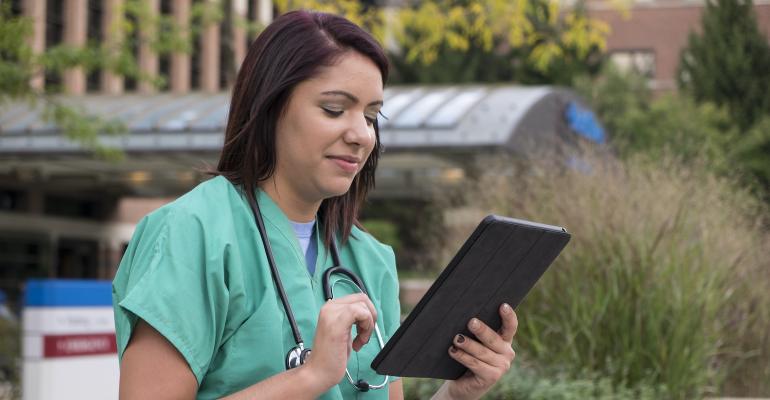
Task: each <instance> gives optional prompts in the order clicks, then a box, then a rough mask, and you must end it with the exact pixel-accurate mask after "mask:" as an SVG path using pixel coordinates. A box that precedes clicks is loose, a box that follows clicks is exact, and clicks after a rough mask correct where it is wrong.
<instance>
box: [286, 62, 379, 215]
mask: <svg viewBox="0 0 770 400" xmlns="http://www.w3.org/2000/svg"><path fill="white" fill-rule="evenodd" d="M382 86H383V84H382V76H381V75H380V70H379V69H378V68H377V66H376V65H375V64H374V63H373V62H372V61H371V60H370V59H368V58H366V57H365V56H363V55H361V54H359V53H357V52H355V51H349V52H347V53H346V54H344V55H343V56H342V57H340V59H339V61H338V62H337V63H336V64H334V65H332V66H330V67H324V68H322V69H321V71H320V73H319V74H318V75H316V76H315V77H314V78H311V79H309V80H307V81H304V82H302V83H300V84H298V85H297V86H296V87H295V88H294V91H293V92H292V94H291V97H290V98H289V102H288V104H287V105H286V108H285V110H284V114H283V115H282V116H281V118H279V120H278V123H277V127H276V151H277V161H276V170H275V175H274V176H273V178H274V179H275V181H276V182H275V183H276V184H277V185H278V187H279V188H281V187H284V188H287V189H289V190H291V192H292V194H293V195H295V196H299V197H300V198H301V199H303V200H305V201H313V202H315V201H321V200H323V199H326V198H329V197H334V196H339V195H342V194H345V193H346V192H347V191H348V189H349V188H350V184H351V183H352V182H353V178H354V177H355V175H356V174H357V173H358V172H359V171H361V169H362V168H363V166H364V163H365V162H366V160H367V158H368V157H369V154H371V152H372V149H373V148H374V144H375V133H374V121H375V120H376V119H377V113H378V112H379V110H380V107H381V106H382V97H383V93H382V92H383V89H382Z"/></svg>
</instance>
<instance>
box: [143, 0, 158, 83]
mask: <svg viewBox="0 0 770 400" xmlns="http://www.w3.org/2000/svg"><path fill="white" fill-rule="evenodd" d="M146 7H147V8H148V13H149V15H148V18H147V20H146V21H139V38H140V39H139V70H140V71H141V72H142V75H144V77H143V78H142V79H141V80H140V81H139V92H140V93H153V92H155V86H154V85H153V84H152V82H148V81H147V79H155V78H156V77H157V76H158V70H159V62H158V53H156V52H155V51H154V50H153V49H152V47H151V46H150V42H151V40H152V38H153V37H155V35H156V34H157V18H158V14H160V1H159V0H146Z"/></svg>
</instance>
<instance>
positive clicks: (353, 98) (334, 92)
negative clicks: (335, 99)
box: [321, 90, 383, 107]
mask: <svg viewBox="0 0 770 400" xmlns="http://www.w3.org/2000/svg"><path fill="white" fill-rule="evenodd" d="M321 94H323V95H329V96H344V97H347V98H348V99H349V100H350V101H352V102H353V103H358V97H356V96H353V95H352V94H351V93H348V92H346V91H344V90H328V91H326V92H321ZM382 104H383V103H382V100H377V101H373V102H371V103H369V104H367V107H368V106H377V105H380V106H381V105H382Z"/></svg>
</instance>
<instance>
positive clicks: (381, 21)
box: [276, 0, 609, 84]
mask: <svg viewBox="0 0 770 400" xmlns="http://www.w3.org/2000/svg"><path fill="white" fill-rule="evenodd" d="M276 5H277V6H278V9H279V10H280V11H281V12H285V11H288V10H290V9H295V8H310V9H318V10H324V11H329V12H335V13H339V14H343V15H345V16H346V17H348V18H349V19H351V20H352V21H354V22H356V23H359V24H361V25H363V26H364V27H365V28H366V29H368V30H369V31H370V32H372V33H373V34H374V36H375V37H377V39H379V40H380V41H381V43H384V44H386V47H387V48H388V50H389V52H390V57H391V60H392V61H393V64H394V65H395V67H396V68H395V71H394V81H397V82H408V83H418V82H419V83H437V82H440V83H447V82H453V83H456V82H500V81H511V80H516V81H519V82H525V83H544V82H547V83H562V84H566V83H569V82H570V81H571V79H572V77H574V76H575V75H577V74H579V73H584V72H592V71H593V70H592V67H593V66H596V65H597V61H598V60H599V57H597V56H598V54H600V53H601V52H602V51H604V49H605V45H606V37H607V34H608V33H609V27H608V26H607V25H606V24H605V23H603V22H601V21H598V20H594V19H591V18H589V17H588V16H587V14H586V13H585V12H583V11H582V9H581V8H580V7H576V8H573V9H563V8H562V7H561V6H560V3H559V2H558V1H554V0H423V1H419V2H414V3H413V4H412V5H407V6H404V7H402V8H399V9H398V10H384V9H378V8H375V7H363V6H362V5H361V4H360V3H359V2H358V1H356V0H339V1H330V0H276Z"/></svg>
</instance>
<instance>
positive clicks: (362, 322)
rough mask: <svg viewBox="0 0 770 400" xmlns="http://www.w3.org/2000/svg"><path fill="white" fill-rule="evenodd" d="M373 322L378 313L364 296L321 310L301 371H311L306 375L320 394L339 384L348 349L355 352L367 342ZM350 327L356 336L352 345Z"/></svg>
mask: <svg viewBox="0 0 770 400" xmlns="http://www.w3.org/2000/svg"><path fill="white" fill-rule="evenodd" d="M376 321H377V310H376V309H375V308H374V304H372V302H371V300H369V297H368V296H366V295H365V294H363V293H357V294H351V295H348V296H344V297H340V298H336V299H332V300H329V301H327V302H326V304H324V305H323V307H321V312H320V314H319V315H318V324H317V325H316V333H315V339H314V340H313V347H312V352H311V353H310V357H309V358H308V361H307V363H306V364H305V365H304V366H303V367H301V368H307V369H308V370H309V371H313V373H312V374H309V375H311V376H313V377H314V379H316V380H317V382H318V385H319V387H320V388H321V389H323V390H322V392H321V393H323V392H325V391H326V390H328V389H329V388H331V387H332V386H334V385H336V384H338V383H339V382H340V381H341V380H342V377H343V376H344V375H345V367H346V366H347V363H348V357H349V356H350V350H351V348H352V349H353V350H355V351H358V350H360V349H361V347H363V346H364V345H365V344H366V343H368V342H369V338H370V337H371V336H372V331H374V323H375V322H376ZM353 325H355V326H356V332H357V334H356V337H355V339H353V340H352V342H351V337H350V327H351V326H353Z"/></svg>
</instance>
